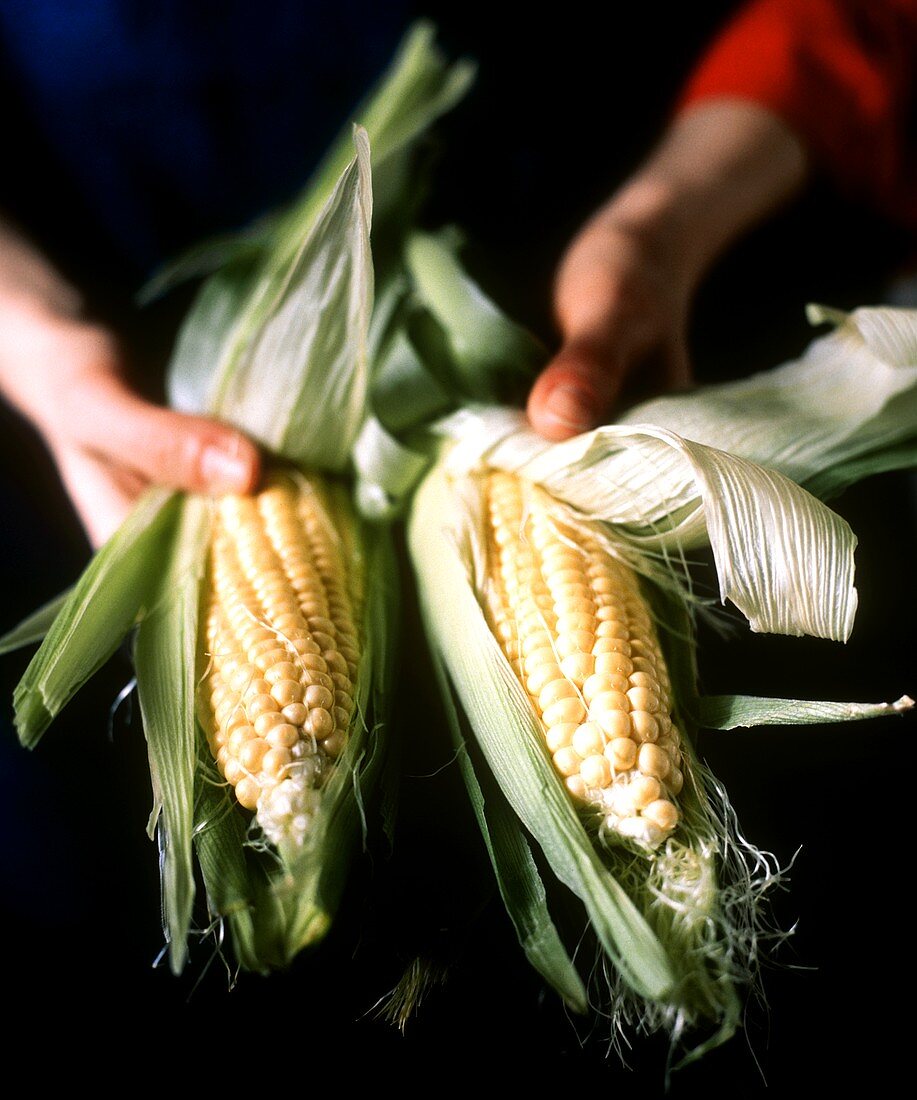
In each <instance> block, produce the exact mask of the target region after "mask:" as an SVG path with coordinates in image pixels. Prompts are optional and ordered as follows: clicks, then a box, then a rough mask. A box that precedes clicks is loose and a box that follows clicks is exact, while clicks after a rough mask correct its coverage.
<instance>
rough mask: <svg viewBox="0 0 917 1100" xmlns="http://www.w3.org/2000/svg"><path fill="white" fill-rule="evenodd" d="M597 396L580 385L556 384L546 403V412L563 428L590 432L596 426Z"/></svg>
mask: <svg viewBox="0 0 917 1100" xmlns="http://www.w3.org/2000/svg"><path fill="white" fill-rule="evenodd" d="M594 405H595V398H594V397H593V396H592V394H591V393H589V391H588V390H584V389H581V388H580V387H579V386H569V385H567V386H555V387H554V389H553V390H551V392H550V394H549V395H548V399H547V402H546V403H545V409H544V411H545V414H546V415H547V416H548V417H550V419H551V420H553V421H554V422H555V423H557V424H559V425H560V426H561V427H563V428H567V429H569V430H570V431H574V432H588V431H589V429H590V428H593V427H594V426H595V423H596V420H595V412H594V410H593V406H594Z"/></svg>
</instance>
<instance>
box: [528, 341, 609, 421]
mask: <svg viewBox="0 0 917 1100" xmlns="http://www.w3.org/2000/svg"><path fill="white" fill-rule="evenodd" d="M623 373H624V365H623V363H622V361H621V359H620V358H619V357H618V356H617V355H615V354H614V353H613V352H611V351H609V349H608V348H606V347H603V346H599V345H597V344H594V343H583V342H575V343H569V344H565V345H564V346H563V347H562V348H561V350H560V351H559V352H558V354H557V355H556V356H555V357H554V359H552V361H551V362H550V363H549V364H548V365H547V367H545V369H544V370H543V371H542V372H541V375H540V376H539V378H538V380H537V381H536V382H535V385H534V386H533V387H532V392H531V393H530V394H529V400H528V408H527V412H528V417H529V422H530V423H531V425H532V427H533V428H534V429H535V431H537V432H538V433H539V434H540V435H543V436H544V437H545V438H546V439H550V440H554V441H559V440H563V439H569V438H570V437H571V436H574V435H578V434H579V433H580V432H588V431H590V430H591V429H592V428H595V427H598V425H600V424H603V423H606V422H607V419H608V416H609V414H610V412H611V409H612V406H613V405H614V402H615V398H616V397H617V395H618V392H619V390H620V388H621V381H622V378H623Z"/></svg>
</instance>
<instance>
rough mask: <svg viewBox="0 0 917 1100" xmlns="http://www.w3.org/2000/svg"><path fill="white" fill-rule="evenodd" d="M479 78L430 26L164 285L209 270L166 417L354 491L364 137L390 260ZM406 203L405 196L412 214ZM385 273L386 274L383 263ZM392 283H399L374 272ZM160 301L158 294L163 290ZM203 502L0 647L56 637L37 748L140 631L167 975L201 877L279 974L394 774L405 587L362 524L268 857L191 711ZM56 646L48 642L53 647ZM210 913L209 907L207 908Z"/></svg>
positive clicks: (326, 911) (229, 920) (361, 343)
mask: <svg viewBox="0 0 917 1100" xmlns="http://www.w3.org/2000/svg"><path fill="white" fill-rule="evenodd" d="M470 75H471V70H470V68H469V67H468V66H467V65H465V64H459V65H455V66H448V65H447V64H446V63H445V61H444V59H443V58H442V57H441V55H440V54H439V53H438V52H437V51H436V49H435V48H434V47H433V44H432V31H431V28H430V27H429V26H427V25H425V24H421V25H418V26H417V27H415V28H414V29H413V30H412V31H411V32H410V33H409V34H408V36H407V38H406V40H405V43H404V45H403V46H402V49H401V50H400V52H399V54H398V56H397V57H396V59H395V61H394V63H393V65H392V67H391V69H390V71H389V72H388V74H386V76H385V77H383V79H382V81H381V82H380V85H379V87H378V89H377V90H376V92H375V93H374V94H373V95H372V96H370V98H369V99H368V100H367V102H366V103H365V104H364V105H363V108H362V109H361V113H362V118H363V119H364V120H365V122H366V124H367V128H368V129H369V134H368V133H367V129H365V128H361V127H355V128H354V129H353V133H352V134H351V133H350V132H349V131H348V134H347V135H346V139H345V138H342V139H341V140H340V141H338V142H337V144H336V145H335V146H334V147H333V149H332V150H331V152H330V153H329V155H328V157H327V159H326V161H325V162H324V163H323V165H322V166H321V167H320V169H319V170H318V172H317V173H316V176H315V178H314V180H313V181H312V183H311V184H310V186H309V187H308V188H307V189H306V190H305V192H304V193H303V195H302V196H301V198H300V199H299V200H298V201H297V202H296V203H295V204H294V206H293V207H291V208H290V209H289V210H287V211H285V212H284V213H283V214H282V215H280V216H278V217H276V218H274V219H271V220H269V221H267V222H265V223H263V224H262V226H260V227H259V228H258V230H257V231H255V232H249V233H245V234H242V235H239V236H238V237H236V238H233V239H231V240H229V239H227V240H224V241H222V242H218V243H216V244H215V245H213V246H212V247H209V248H208V247H205V248H204V249H203V250H198V251H197V252H195V254H194V255H193V256H191V257H190V258H189V259H188V260H187V262H185V263H184V264H183V265H179V267H178V268H176V269H175V270H174V271H173V272H172V273H171V275H169V276H168V277H167V278H165V279H164V280H163V283H162V285H165V283H166V282H168V281H169V279H170V278H172V277H173V276H174V277H176V278H177V277H180V276H182V275H186V274H188V273H189V272H191V271H194V270H201V269H206V268H207V267H208V266H211V265H213V266H216V267H217V270H216V271H215V272H214V274H212V275H211V276H210V277H209V278H208V279H207V281H206V282H205V283H204V284H203V286H202V288H201V290H200V292H199V293H198V296H197V298H196V300H195V302H194V304H193V306H192V308H191V310H190V312H189V314H188V316H187V318H186V321H185V323H184V326H183V328H182V331H181V333H180V335H179V339H178V342H177V345H176V350H175V353H174V356H173V360H172V364H171V366H170V373H169V387H168V388H169V395H170V399H171V401H172V404H173V405H174V406H175V407H177V408H180V409H182V410H184V411H187V412H193V413H201V414H204V415H211V416H216V417H218V418H220V419H223V420H225V421H227V422H230V423H233V424H234V425H236V426H237V427H239V428H241V429H242V430H244V431H246V432H247V433H248V434H249V435H250V436H251V437H252V438H254V439H255V440H256V441H257V442H259V443H260V444H261V445H262V447H263V448H264V449H265V451H266V452H267V454H268V455H269V456H274V457H276V458H278V459H282V460H283V461H285V462H287V463H293V464H295V465H296V466H298V467H299V468H300V469H302V470H304V471H306V472H308V471H310V470H314V471H320V472H322V474H323V475H324V476H325V477H326V478H330V479H331V481H332V482H333V483H336V484H337V485H338V486H340V488H338V489H335V490H334V491H335V492H341V493H345V492H346V493H348V494H349V492H350V489H349V487H346V486H347V475H348V471H349V468H350V465H351V461H352V454H353V451H354V447H355V443H356V440H357V437H358V436H359V434H360V430H361V428H362V426H363V424H364V423H365V421H366V420H367V417H368V416H369V400H370V389H371V384H372V370H373V365H374V362H375V360H374V359H373V357H372V349H371V347H370V319H371V316H372V313H373V286H374V270H373V259H372V255H371V252H370V225H371V222H372V219H373V189H372V183H371V175H372V173H371V168H370V159H371V157H370V137H372V138H373V139H378V143H377V147H376V151H375V153H374V156H373V170H375V169H376V168H378V172H379V180H380V184H381V190H380V194H381V196H382V202H383V226H382V230H383V232H384V234H385V235H387V246H388V247H389V248H390V249H392V253H393V255H396V256H397V255H400V253H401V246H400V245H398V244H397V242H398V241H399V240H400V239H401V238H403V237H406V235H407V234H408V233H409V232H410V219H409V218H406V217H405V209H406V202H405V196H414V195H415V194H416V192H417V191H418V187H417V183H418V178H417V172H416V170H415V166H414V162H415V154H414V149H415V146H416V145H417V142H418V139H419V138H420V137H421V136H422V135H423V133H424V131H425V130H426V128H427V127H428V126H429V124H430V123H431V122H432V121H433V120H434V119H435V118H436V117H437V116H438V115H439V114H440V113H442V111H444V110H446V109H448V107H450V106H451V105H452V103H454V102H455V100H456V99H457V98H459V97H460V95H461V94H462V93H463V91H464V89H465V87H466V86H467V84H468V81H469V79H470ZM412 201H413V200H412ZM393 262H394V261H393ZM380 272H381V276H382V280H383V284H385V283H387V282H388V281H389V275H388V274H387V273H386V272H387V269H386V266H385V265H384V264H383V265H382V266H381V268H380ZM154 289H155V288H154ZM212 513H213V508H212V502H211V501H209V500H208V499H206V498H202V497H197V496H194V495H192V494H177V493H168V492H166V491H164V490H154V491H151V492H150V493H149V494H148V495H147V496H146V497H145V498H144V500H143V501H142V502H141V503H140V504H139V505H138V507H137V509H136V511H135V512H134V513H133V514H132V515H131V516H130V517H129V518H128V520H127V521H126V522H125V524H124V525H123V527H122V528H121V529H120V530H119V531H118V532H117V533H116V534H115V535H114V536H113V537H112V539H111V540H110V541H109V542H108V543H107V544H106V545H105V546H104V547H102V549H101V550H100V551H99V552H98V553H97V554H96V555H95V557H94V558H93V560H92V561H91V563H90V565H89V566H88V568H87V570H86V572H85V573H84V575H83V577H82V578H81V579H80V581H79V582H78V583H77V585H76V586H75V588H74V589H73V590H72V592H71V593H70V594H69V595H67V596H66V597H62V598H61V600H60V601H56V602H55V603H53V604H51V605H48V607H46V608H43V609H42V610H41V611H40V612H37V613H36V614H35V615H34V616H32V617H31V618H30V619H29V620H27V621H26V622H25V623H23V624H22V625H21V626H20V627H19V628H17V629H16V630H14V631H13V632H12V633H11V634H9V635H8V636H7V637H6V638H5V639H3V641H2V642H0V647H2V646H4V645H5V646H6V648H7V649H10V648H15V647H17V646H19V645H24V644H28V643H29V642H32V641H35V640H38V639H39V638H41V637H42V636H43V635H44V636H45V640H44V642H43V644H42V646H41V648H40V649H39V651H38V653H37V654H36V656H35V658H34V659H33V661H32V662H31V664H30V665H29V667H28V669H27V670H26V672H25V675H24V676H23V678H22V681H21V683H20V684H19V686H18V688H17V690H16V696H15V711H16V726H17V730H18V732H19V736H20V738H21V740H22V742H23V743H24V744H26V745H29V746H33V745H35V744H36V743H37V741H38V740H39V738H40V736H41V734H42V733H43V732H44V730H45V729H46V727H47V726H48V724H49V723H50V722H51V720H52V719H53V718H54V717H55V716H56V715H57V714H58V713H59V712H60V710H61V709H62V708H63V707H64V706H65V705H66V703H67V702H68V701H69V699H70V698H71V697H72V696H73V694H74V693H75V692H76V691H77V690H78V689H79V688H80V687H81V686H82V684H83V683H84V682H85V681H86V680H87V679H88V678H89V676H91V675H92V674H93V673H94V672H95V671H97V670H98V669H99V668H100V667H101V665H102V664H104V662H105V660H106V659H107V658H108V656H110V654H111V653H112V652H113V651H114V649H115V648H116V647H117V646H118V645H119V644H120V643H121V641H122V640H123V639H124V638H125V637H126V636H127V635H128V633H129V632H131V631H132V630H133V629H134V628H135V627H136V635H135V639H134V649H133V654H134V663H135V667H136V672H137V688H138V694H139V699H140V709H141V714H142V719H143V726H144V731H145V734H146V738H147V742H148V748H149V760H150V772H151V777H152V785H153V796H154V806H153V812H152V814H151V817H150V833H151V835H155V836H156V837H157V839H158V843H159V848H160V853H161V859H160V862H161V868H162V890H163V920H164V931H165V936H166V940H167V942H168V946H169V960H170V964H171V967H172V969H173V970H174V971H175V972H178V971H180V970H181V969H182V967H183V965H184V963H185V961H186V957H187V944H188V938H189V933H190V931H191V929H192V926H193V923H194V921H195V916H194V913H195V896H196V893H197V879H198V875H197V871H196V869H195V868H196V867H197V869H198V870H199V873H200V876H199V877H200V878H202V879H203V884H204V887H205V894H206V901H207V908H208V909H209V918H208V919H207V920H206V921H204V922H202V924H203V926H207V925H215V926H216V931H217V938H218V940H220V939H221V936H220V928H221V926H222V925H224V924H225V925H228V927H229V929H230V930H231V937H232V943H233V948H234V951H235V954H236V958H237V960H238V962H239V964H240V965H242V966H244V967H247V968H250V969H255V970H267V969H269V968H272V967H277V966H284V965H286V964H288V963H289V962H290V960H291V959H292V958H293V957H294V955H295V954H296V953H297V952H298V951H299V950H301V949H302V948H303V947H306V946H308V945H310V944H312V943H315V942H317V941H318V940H319V939H321V938H322V936H324V935H325V933H326V932H327V930H328V928H329V926H330V923H331V920H332V917H333V914H334V910H335V908H336V905H337V902H338V899H339V897H340V894H341V891H342V888H343V885H344V882H345V877H346V872H347V866H348V863H349V857H350V855H351V854H352V852H353V850H354V849H355V848H358V847H359V846H360V844H361V843H363V844H365V843H366V838H367V834H368V833H369V831H370V826H371V820H372V819H373V818H374V815H375V813H376V799H375V788H376V787H377V786H378V785H379V782H380V777H381V775H382V773H383V770H384V764H385V758H386V744H387V731H386V729H385V713H386V708H387V701H388V695H389V691H390V687H389V684H390V679H391V663H392V653H393V650H394V643H393V639H392V636H391V634H392V624H393V623H394V621H395V618H394V615H393V613H392V607H393V601H394V599H395V594H396V587H397V571H396V568H395V565H394V561H393V558H392V549H391V545H390V540H389V532H388V530H387V529H386V528H385V527H384V526H381V525H380V526H376V527H373V528H370V527H368V526H367V525H363V526H362V527H361V529H360V542H361V547H360V552H361V554H362V557H363V566H364V568H365V575H366V576H367V577H368V578H370V580H371V583H370V584H368V586H367V592H366V599H365V609H364V622H365V637H364V638H363V639H362V648H361V657H360V660H359V666H358V675H357V682H356V687H357V693H356V698H355V707H354V718H353V720H352V724H351V728H350V730H349V736H348V741H347V747H346V749H345V752H344V755H343V756H342V758H341V759H340V760H339V762H338V764H337V766H336V767H335V769H334V771H333V773H332V775H331V778H330V779H329V780H328V781H327V782H326V783H325V785H324V786H323V788H322V800H321V805H320V809H319V811H318V813H317V815H316V818H315V822H314V825H313V827H312V828H311V829H310V831H309V833H308V835H307V837H306V840H305V841H304V842H303V844H302V846H301V847H294V846H288V847H287V848H286V849H285V850H283V851H279V850H275V849H274V848H273V847H272V846H271V845H270V844H269V843H267V842H266V840H265V839H264V837H263V836H262V835H261V834H260V833H259V831H258V830H257V828H255V827H254V826H253V825H252V823H251V817H250V815H249V814H248V813H247V812H245V811H243V810H242V809H241V807H240V806H239V805H238V803H237V802H236V801H235V798H234V797H233V796H232V795H231V791H230V792H228V791H227V788H226V785H225V784H224V783H223V780H222V778H221V776H220V775H219V773H218V771H217V769H216V767H215V765H214V762H213V760H212V758H211V756H210V752H209V749H208V747H207V744H206V739H205V737H204V734H203V731H202V729H201V727H200V725H199V723H198V720H197V717H196V693H197V690H198V684H199V682H200V679H201V677H202V675H203V670H204V667H205V665H206V661H207V656H206V654H201V653H200V652H199V637H200V630H199V624H198V618H199V613H200V605H201V593H202V585H203V584H204V583H205V574H206V570H207V559H208V552H209V545H210V537H211V527H212ZM46 631H47V633H46V634H45V632H46ZM198 911H199V910H198Z"/></svg>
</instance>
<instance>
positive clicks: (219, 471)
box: [201, 447, 251, 492]
mask: <svg viewBox="0 0 917 1100" xmlns="http://www.w3.org/2000/svg"><path fill="white" fill-rule="evenodd" d="M201 470H202V471H203V474H204V478H205V479H206V481H207V484H208V485H209V486H210V488H211V489H212V490H213V491H214V492H219V491H220V490H222V491H224V492H225V491H227V490H230V491H231V490H242V489H247V488H248V483H249V480H250V478H251V471H250V469H249V465H248V463H247V462H246V461H245V459H244V458H242V457H241V456H240V455H238V454H233V453H232V452H230V451H224V450H223V449H222V448H221V447H208V448H207V449H206V451H204V455H203V458H202V459H201Z"/></svg>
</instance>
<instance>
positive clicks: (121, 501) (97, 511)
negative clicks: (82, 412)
mask: <svg viewBox="0 0 917 1100" xmlns="http://www.w3.org/2000/svg"><path fill="white" fill-rule="evenodd" d="M56 458H57V465H58V469H59V470H60V475H61V480H62V481H63V483H64V487H65V488H66V490H67V492H68V494H69V495H70V499H71V500H72V501H73V505H74V507H75V508H76V511H77V515H78V516H79V517H80V522H81V523H82V524H83V528H84V529H85V531H86V534H87V536H88V537H89V542H90V543H91V545H92V547H93V549H98V548H99V547H100V546H101V545H102V544H103V543H104V542H106V541H107V539H108V538H109V537H110V536H111V535H113V534H114V532H115V531H116V530H117V529H118V527H120V526H121V523H122V522H123V521H124V519H125V518H126V517H127V514H128V513H129V512H130V510H131V509H132V508H133V506H134V504H135V503H136V500H137V498H138V497H139V496H140V494H141V493H142V492H143V490H144V488H145V487H146V484H147V483H146V482H145V481H144V480H143V479H142V478H140V477H139V476H138V475H136V474H134V473H131V472H130V471H129V470H116V469H113V468H112V467H111V466H109V465H108V464H107V463H106V462H104V461H103V460H100V459H98V458H94V457H93V456H92V455H88V454H86V453H85V452H83V451H80V450H76V449H72V450H66V451H62V452H59V453H58V454H57V456H56Z"/></svg>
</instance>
